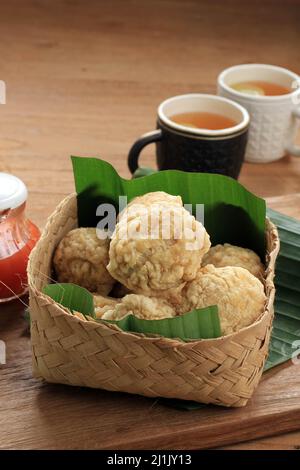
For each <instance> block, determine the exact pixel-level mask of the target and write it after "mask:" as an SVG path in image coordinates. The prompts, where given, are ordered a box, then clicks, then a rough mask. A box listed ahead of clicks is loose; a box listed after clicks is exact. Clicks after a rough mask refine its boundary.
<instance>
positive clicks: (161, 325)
mask: <svg viewBox="0 0 300 470" xmlns="http://www.w3.org/2000/svg"><path fill="white" fill-rule="evenodd" d="M43 292H44V293H45V294H46V295H48V296H49V297H51V298H52V299H53V300H55V302H58V303H59V304H61V305H63V306H64V307H66V308H67V309H69V310H70V312H71V313H74V312H80V313H82V314H83V315H84V316H89V317H93V318H95V309H94V300H93V295H92V294H91V293H90V292H89V291H88V290H86V289H84V288H83V287H79V286H77V285H75V284H66V283H61V284H60V283H56V284H48V285H46V286H45V287H44V289H43ZM97 321H100V322H107V323H113V324H115V325H117V326H118V327H119V328H120V329H121V330H123V331H131V332H135V333H145V334H149V335H160V336H164V337H166V338H178V339H181V340H183V341H190V340H195V339H206V338H218V337H219V336H221V327H220V319H219V314H218V307H217V306H216V305H214V306H211V307H207V308H201V309H195V310H192V311H191V312H188V313H186V314H184V315H181V316H179V317H174V318H164V319H162V320H142V319H140V318H137V317H135V316H134V315H127V316H126V317H124V318H122V319H121V320H101V319H99V320H97Z"/></svg>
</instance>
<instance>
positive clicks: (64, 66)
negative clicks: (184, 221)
mask: <svg viewBox="0 0 300 470" xmlns="http://www.w3.org/2000/svg"><path fill="white" fill-rule="evenodd" d="M0 8H1V19H2V21H1V29H0V74H1V76H0V79H2V80H5V82H6V86H7V104H6V105H0V171H7V172H12V173H14V174H16V175H17V176H19V177H21V178H22V179H23V180H24V181H25V183H26V184H27V186H28V189H29V193H30V197H29V201H28V213H29V215H30V216H31V217H32V219H33V220H34V221H35V222H37V223H38V224H39V225H40V227H42V226H43V225H44V223H45V220H46V218H47V216H48V215H49V214H50V213H51V212H52V211H53V209H54V208H55V206H56V205H57V203H58V202H59V201H60V200H61V199H62V198H63V197H64V196H65V195H66V194H68V193H69V192H71V191H73V189H74V185H73V179H72V173H71V164H70V159H69V156H70V154H75V155H89V156H101V157H102V158H104V159H106V160H108V161H110V162H111V163H112V164H113V165H114V166H115V167H116V169H117V170H118V171H119V172H120V173H121V174H122V176H124V177H129V172H128V169H127V163H126V155H127V153H128V150H129V148H130V146H131V144H132V143H133V141H134V140H135V139H136V138H137V137H138V136H139V135H140V134H142V133H144V132H147V131H149V130H152V129H153V128H154V126H155V113H156V108H157V106H158V104H159V103H160V102H161V101H162V100H163V99H165V98H167V97H169V96H171V95H175V94H181V93H186V92H209V93H214V92H215V90H216V77H217V75H218V73H219V72H220V71H221V70H222V69H224V68H225V67H228V66H230V65H233V64H238V63H246V62H265V63H273V64H277V65H281V66H284V67H288V68H290V69H291V70H293V71H295V72H297V73H300V65H299V64H300V49H299V39H300V37H299V36H300V35H299V22H300V6H299V2H298V1H297V0H287V1H285V2H278V1H276V0H265V1H264V2H261V1H259V0H254V1H252V2H240V1H238V0H234V1H233V0H226V2H211V1H208V0H201V1H197V0H187V1H184V2H182V1H181V0H174V1H171V0H152V1H142V2H141V1H138V0H127V1H126V2H125V1H122V0H112V1H110V2H106V1H96V0H89V2H85V1H80V0H60V1H58V0H54V1H52V2H44V1H42V0H10V1H9V2H1V6H0ZM299 141H300V139H299V136H298V143H299ZM142 163H143V164H144V165H145V166H153V165H154V164H155V163H154V149H153V147H151V146H150V147H149V148H147V150H145V152H144V153H143V158H142ZM240 181H241V182H242V183H243V184H244V185H245V186H246V187H247V188H249V189H250V190H251V191H253V192H255V193H256V194H258V195H260V196H262V197H270V198H271V199H270V205H272V207H274V208H279V209H280V210H281V211H283V212H285V213H287V214H290V215H295V216H296V217H298V218H300V209H299V208H300V159H299V158H298V159H297V158H295V157H290V156H286V157H285V158H283V159H282V160H280V161H278V162H275V163H271V164H266V165H255V164H245V165H244V167H243V170H242V174H241V177H240ZM296 193H298V194H296ZM283 195H287V196H286V197H284V198H282V197H281V196H283ZM25 301H26V299H25ZM22 312H23V306H22V304H20V303H19V302H14V303H10V304H7V305H5V306H0V339H3V340H5V341H6V343H7V364H6V365H5V366H0V448H17V449H28V448H39V449H41V448H47V449H54V448H68V449H76V448H93V449H94V448H109V447H112V448H120V449H121V448H130V447H131V448H151V447H152V448H169V449H172V448H178V449H179V448H182V449H184V448H192V447H193V448H203V447H216V446H224V445H226V444H232V443H234V442H241V441H247V440H250V439H251V440H253V439H256V440H254V441H252V442H249V443H244V444H238V445H235V446H234V448H248V449H253V448H255V449H265V448H299V446H300V432H296V433H290V434H285V435H281V436H279V437H273V438H265V439H260V440H257V439H258V438H259V437H262V436H269V435H271V434H274V433H283V432H285V431H288V430H293V429H299V428H300V374H299V372H300V371H298V368H297V369H296V366H283V367H279V368H277V369H275V370H272V371H270V372H269V373H268V374H266V375H265V377H264V379H263V381H262V383H261V384H260V387H259V389H258V391H257V393H256V394H255V396H254V398H253V400H252V401H251V403H250V405H249V406H247V408H245V409H242V410H224V409H221V408H213V407H207V408H203V409H202V410H198V411H194V412H184V411H178V410H174V409H172V408H167V407H166V406H164V405H163V404H162V403H160V401H153V400H150V399H146V398H142V397H134V396H127V395H122V394H118V395H114V394H110V393H107V392H103V391H95V390H84V389H78V388H68V387H64V386H54V385H46V384H41V383H38V382H37V381H36V380H34V379H32V377H31V367H30V348H29V338H28V335H27V334H26V333H25V326H26V325H25V322H24V320H23V319H22ZM231 448H232V447H231Z"/></svg>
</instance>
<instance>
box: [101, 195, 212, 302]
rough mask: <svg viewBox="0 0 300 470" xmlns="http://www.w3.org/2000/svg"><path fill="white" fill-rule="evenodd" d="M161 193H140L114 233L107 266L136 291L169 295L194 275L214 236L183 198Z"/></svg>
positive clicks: (113, 273)
mask: <svg viewBox="0 0 300 470" xmlns="http://www.w3.org/2000/svg"><path fill="white" fill-rule="evenodd" d="M156 194H157V193H149V194H146V195H145V196H141V197H139V198H138V201H137V202H136V203H135V200H134V201H132V202H131V203H130V207H129V206H128V207H127V208H126V209H125V211H123V214H122V215H121V217H120V219H119V222H118V223H117V225H116V227H115V231H114V233H113V234H112V239H111V244H110V249H109V264H108V266H107V269H108V270H109V272H110V274H111V275H112V276H113V277H114V278H115V279H117V280H118V281H119V282H121V283H122V284H124V285H125V286H126V287H127V288H128V289H130V290H131V291H133V292H135V293H138V294H144V295H148V296H154V297H156V296H157V297H165V298H167V297H168V292H172V291H173V292H174V289H175V292H176V289H180V288H182V287H183V286H184V285H185V283H186V282H187V281H190V280H192V279H194V277H195V276H196V273H197V271H198V269H199V267H200V264H201V260H202V257H203V255H204V254H205V253H206V252H207V251H208V250H209V247H210V240H209V236H208V234H207V232H206V231H205V228H204V227H203V225H202V224H201V223H200V222H198V221H197V220H196V219H195V217H194V216H193V215H191V214H190V213H189V212H188V211H187V210H186V209H184V207H182V205H181V204H182V203H181V198H178V197H176V196H170V195H167V194H166V193H163V192H159V193H158V195H157V196H156ZM164 194H165V196H163V195H164ZM174 199H175V202H174Z"/></svg>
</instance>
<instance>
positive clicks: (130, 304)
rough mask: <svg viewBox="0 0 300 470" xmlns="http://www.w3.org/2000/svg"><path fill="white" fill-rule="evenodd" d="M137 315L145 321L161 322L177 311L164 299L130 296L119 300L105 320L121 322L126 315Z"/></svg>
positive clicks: (106, 314) (105, 313) (108, 311)
mask: <svg viewBox="0 0 300 470" xmlns="http://www.w3.org/2000/svg"><path fill="white" fill-rule="evenodd" d="M130 314H131V315H135V316H136V317H137V318H142V319H144V320H161V319H162V318H170V317H174V316H175V310H174V309H173V308H172V306H171V305H169V304H168V302H166V301H165V300H163V299H157V298H153V297H152V298H150V297H146V296H145V295H137V294H129V295H126V296H125V297H123V299H119V303H117V304H116V305H115V306H114V307H113V308H111V309H110V310H106V311H105V312H104V313H103V315H102V319H103V320H121V318H124V317H125V316H126V315H130Z"/></svg>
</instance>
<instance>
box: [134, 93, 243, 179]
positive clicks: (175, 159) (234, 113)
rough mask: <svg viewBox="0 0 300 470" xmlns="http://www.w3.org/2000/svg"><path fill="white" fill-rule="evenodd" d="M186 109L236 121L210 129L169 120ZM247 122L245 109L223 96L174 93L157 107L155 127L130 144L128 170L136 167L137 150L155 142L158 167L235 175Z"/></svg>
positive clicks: (239, 167) (236, 175)
mask: <svg viewBox="0 0 300 470" xmlns="http://www.w3.org/2000/svg"><path fill="white" fill-rule="evenodd" d="M190 112H208V113H214V114H219V115H223V116H226V117H228V118H230V119H232V120H233V121H234V122H235V123H236V124H235V125H234V126H232V127H227V128H224V129H218V130H211V129H200V128H194V127H188V126H185V125H181V124H177V123H176V122H174V121H172V116H174V115H176V114H181V113H190ZM248 125H249V114H248V112H247V110H246V109H245V108H243V107H242V106H241V105H239V104H238V103H235V102H234V101H231V100H229V99H227V98H223V97H220V96H215V95H206V94H198V93H195V94H188V95H180V96H174V97H173V98H169V99H167V100H166V101H164V102H163V103H161V104H160V106H159V107H158V111H157V130H155V131H153V132H149V133H147V134H144V135H143V136H141V137H140V138H139V139H138V140H137V141H136V142H135V143H134V144H133V146H132V147H131V149H130V151H129V155H128V166H129V169H130V171H131V173H134V172H135V171H136V170H137V169H138V159H139V155H140V152H141V151H142V149H143V148H144V147H145V146H146V145H148V144H150V143H153V142H155V143H156V160H157V166H158V169H159V170H170V169H173V170H174V169H176V170H183V171H196V172H206V173H221V174H223V175H227V176H231V177H233V178H238V176H239V173H240V170H241V167H242V163H243V160H244V154H245V148H246V143H247V133H248Z"/></svg>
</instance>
